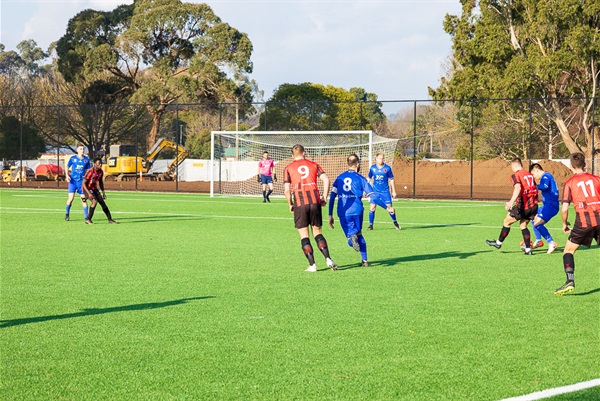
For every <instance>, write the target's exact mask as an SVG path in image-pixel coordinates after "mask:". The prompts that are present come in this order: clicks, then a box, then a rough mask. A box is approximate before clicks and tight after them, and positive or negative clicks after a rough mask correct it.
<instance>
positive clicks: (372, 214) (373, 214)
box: [369, 210, 375, 226]
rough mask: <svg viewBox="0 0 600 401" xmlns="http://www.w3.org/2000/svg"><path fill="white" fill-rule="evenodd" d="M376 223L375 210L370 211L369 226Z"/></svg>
mask: <svg viewBox="0 0 600 401" xmlns="http://www.w3.org/2000/svg"><path fill="white" fill-rule="evenodd" d="M374 222H375V210H369V225H370V226H372V225H373V223H374Z"/></svg>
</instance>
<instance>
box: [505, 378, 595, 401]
mask: <svg viewBox="0 0 600 401" xmlns="http://www.w3.org/2000/svg"><path fill="white" fill-rule="evenodd" d="M597 386H600V379H593V380H589V381H586V382H581V383H576V384H571V385H569V386H563V387H555V388H549V389H547V390H542V391H538V392H535V393H531V394H526V395H521V396H519V397H512V398H505V399H503V400H501V401H533V400H541V399H543V398H548V397H554V396H555V395H560V394H567V393H573V392H575V391H581V390H585V389H586V388H592V387H597Z"/></svg>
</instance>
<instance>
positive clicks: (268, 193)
mask: <svg viewBox="0 0 600 401" xmlns="http://www.w3.org/2000/svg"><path fill="white" fill-rule="evenodd" d="M272 193H273V190H272V189H269V192H267V198H268V197H269V195H271V194H272Z"/></svg>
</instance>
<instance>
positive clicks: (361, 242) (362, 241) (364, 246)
mask: <svg viewBox="0 0 600 401" xmlns="http://www.w3.org/2000/svg"><path fill="white" fill-rule="evenodd" d="M358 245H360V257H361V258H362V260H369V259H367V241H366V240H365V237H363V236H362V234H358Z"/></svg>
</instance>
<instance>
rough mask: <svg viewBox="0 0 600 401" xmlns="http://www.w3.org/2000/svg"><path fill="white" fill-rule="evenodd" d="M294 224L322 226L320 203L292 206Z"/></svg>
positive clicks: (297, 226) (298, 225)
mask: <svg viewBox="0 0 600 401" xmlns="http://www.w3.org/2000/svg"><path fill="white" fill-rule="evenodd" d="M294 225H295V226H296V228H306V227H308V226H309V225H310V226H313V227H322V226H323V215H322V213H321V205H319V204H316V203H310V204H308V205H304V206H294Z"/></svg>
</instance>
